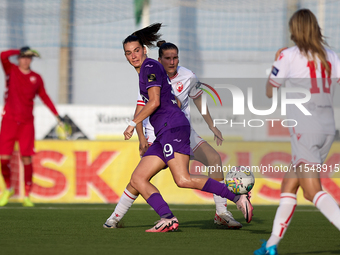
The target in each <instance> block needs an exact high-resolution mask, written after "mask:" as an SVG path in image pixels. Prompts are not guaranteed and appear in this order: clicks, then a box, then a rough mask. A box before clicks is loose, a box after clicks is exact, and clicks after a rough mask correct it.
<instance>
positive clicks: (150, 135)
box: [145, 128, 156, 145]
mask: <svg viewBox="0 0 340 255" xmlns="http://www.w3.org/2000/svg"><path fill="white" fill-rule="evenodd" d="M145 138H146V140H147V141H148V144H149V145H151V144H153V141H155V140H156V136H155V132H154V130H153V129H148V128H146V129H145Z"/></svg>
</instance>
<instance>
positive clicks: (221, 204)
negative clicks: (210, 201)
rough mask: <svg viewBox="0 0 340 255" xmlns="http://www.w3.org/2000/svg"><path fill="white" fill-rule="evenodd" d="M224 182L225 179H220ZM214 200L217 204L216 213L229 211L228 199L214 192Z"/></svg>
mask: <svg viewBox="0 0 340 255" xmlns="http://www.w3.org/2000/svg"><path fill="white" fill-rule="evenodd" d="M220 183H224V181H220ZM214 201H215V205H216V213H217V214H221V213H225V212H226V211H227V199H226V198H224V197H220V196H218V195H215V194H214Z"/></svg>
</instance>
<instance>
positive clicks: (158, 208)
mask: <svg viewBox="0 0 340 255" xmlns="http://www.w3.org/2000/svg"><path fill="white" fill-rule="evenodd" d="M146 202H147V203H148V204H149V205H150V206H151V207H152V208H153V209H154V210H155V212H156V213H158V215H159V216H160V217H161V218H167V219H171V218H172V217H174V215H173V214H172V212H171V211H170V208H169V206H168V204H167V203H166V202H165V201H164V199H163V197H162V196H161V194H159V193H153V194H152V195H151V196H150V197H149V198H148V199H147V200H146Z"/></svg>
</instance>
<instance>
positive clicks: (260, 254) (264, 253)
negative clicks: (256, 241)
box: [254, 241, 278, 255]
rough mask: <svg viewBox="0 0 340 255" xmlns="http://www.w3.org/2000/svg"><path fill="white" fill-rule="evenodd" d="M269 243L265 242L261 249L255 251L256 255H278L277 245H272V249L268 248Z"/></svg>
mask: <svg viewBox="0 0 340 255" xmlns="http://www.w3.org/2000/svg"><path fill="white" fill-rule="evenodd" d="M266 245H267V242H266V241H263V243H262V245H261V248H260V249H257V250H256V251H254V255H277V254H278V253H277V246H276V245H272V246H270V247H268V248H267V247H266Z"/></svg>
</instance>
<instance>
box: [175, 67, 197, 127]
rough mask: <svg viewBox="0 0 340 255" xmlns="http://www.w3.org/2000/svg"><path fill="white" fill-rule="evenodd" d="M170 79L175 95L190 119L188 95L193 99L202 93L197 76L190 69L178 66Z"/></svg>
mask: <svg viewBox="0 0 340 255" xmlns="http://www.w3.org/2000/svg"><path fill="white" fill-rule="evenodd" d="M170 81H171V85H172V89H173V91H174V92H175V96H176V97H177V98H178V100H179V101H180V102H181V105H182V106H181V109H182V111H183V112H184V114H185V116H186V117H187V119H188V120H189V121H190V104H189V97H190V98H192V99H195V98H197V97H199V96H200V95H201V94H202V93H203V91H202V90H201V89H199V86H197V85H198V84H199V81H198V78H197V77H196V75H195V74H194V73H193V72H192V71H191V70H189V69H186V68H185V67H183V66H178V67H177V74H176V75H175V76H173V77H170Z"/></svg>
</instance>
